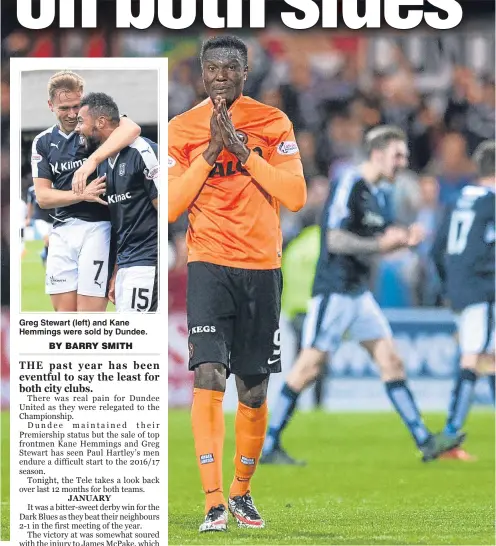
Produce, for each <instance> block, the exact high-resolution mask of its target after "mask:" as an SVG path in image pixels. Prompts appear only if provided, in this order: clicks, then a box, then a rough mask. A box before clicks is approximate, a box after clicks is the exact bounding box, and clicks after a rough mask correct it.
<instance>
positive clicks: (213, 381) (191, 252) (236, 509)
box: [168, 36, 306, 532]
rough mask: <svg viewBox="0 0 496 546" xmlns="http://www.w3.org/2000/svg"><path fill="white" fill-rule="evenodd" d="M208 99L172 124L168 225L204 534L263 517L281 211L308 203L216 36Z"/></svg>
mask: <svg viewBox="0 0 496 546" xmlns="http://www.w3.org/2000/svg"><path fill="white" fill-rule="evenodd" d="M201 65H202V74H203V82H204V85H205V89H206V91H207V93H208V95H209V98H208V99H207V100H205V101H204V102H202V103H201V104H200V105H198V106H197V107H196V108H193V109H191V110H189V111H188V112H186V113H184V114H182V115H180V116H177V117H176V118H174V119H173V120H171V122H170V124H169V158H168V167H169V169H168V170H169V222H171V221H174V220H176V219H177V218H178V217H179V215H180V214H181V213H182V212H184V211H185V210H186V209H187V210H188V213H189V215H188V217H189V229H188V233H187V244H188V287H187V315H188V329H189V339H188V341H189V357H190V358H189V367H190V369H191V370H193V371H194V394H193V406H192V409H191V419H192V425H193V436H194V442H195V449H196V460H197V464H198V467H199V469H200V476H201V481H202V486H203V490H204V492H205V495H206V498H205V514H206V516H205V520H204V522H203V523H202V524H201V526H200V532H203V531H224V530H226V528H227V507H229V509H230V511H231V513H232V514H233V516H234V517H235V518H236V520H237V521H238V525H239V526H240V527H252V528H261V527H263V526H264V521H263V519H262V517H261V516H260V514H259V512H258V510H257V509H256V508H255V505H254V503H253V499H252V497H251V495H250V489H251V486H250V481H251V478H252V476H253V474H254V472H255V469H256V466H257V463H258V459H259V457H260V453H261V450H262V445H263V441H264V436H265V430H266V426H267V402H266V397H267V385H268V382H269V376H270V374H271V373H276V372H280V370H281V350H280V336H279V314H280V307H281V290H282V275H281V269H280V268H281V254H282V235H281V229H280V225H279V208H280V204H283V205H285V206H286V207H288V208H289V209H290V210H294V211H295V210H298V209H300V208H301V207H302V206H303V205H304V203H305V200H306V185H305V180H304V177H303V167H302V164H301V161H300V156H299V151H298V146H297V145H296V142H295V138H294V133H293V127H292V124H291V122H290V121H289V119H288V118H287V116H286V115H285V114H283V113H282V112H281V111H280V110H278V109H276V108H272V107H269V106H266V105H264V104H261V103H259V102H257V101H255V100H253V99H250V98H248V97H245V96H243V94H242V91H243V85H244V82H245V80H246V77H247V71H248V63H247V48H246V45H245V44H244V43H243V42H242V41H241V40H239V39H238V38H235V37H231V36H224V37H219V38H213V39H210V40H208V41H207V42H205V43H204V44H203V47H202V51H201ZM229 373H233V374H234V375H235V376H236V387H237V391H238V399H239V403H238V409H237V413H236V431H235V434H236V455H235V459H234V466H235V472H234V480H233V482H232V484H231V487H230V490H229V494H228V500H227V502H226V496H225V495H224V488H223V484H222V457H223V442H224V416H223V412H222V400H223V397H224V391H225V388H226V377H227V375H228V374H229Z"/></svg>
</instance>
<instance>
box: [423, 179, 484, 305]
mask: <svg viewBox="0 0 496 546" xmlns="http://www.w3.org/2000/svg"><path fill="white" fill-rule="evenodd" d="M494 207H495V198H494V191H492V190H491V189H489V188H485V187H482V186H465V187H464V188H463V189H462V190H461V193H460V196H459V197H458V199H457V200H456V203H455V204H454V206H451V207H449V208H448V209H447V211H446V214H445V216H444V218H443V221H442V222H441V225H440V227H439V230H438V232H437V235H436V239H435V241H434V244H433V246H432V251H431V255H432V258H433V260H434V263H435V264H436V268H437V270H438V273H439V277H440V279H441V282H442V285H443V289H444V292H445V294H446V297H447V298H448V299H449V301H450V303H451V306H452V308H453V310H454V311H460V310H462V309H464V308H465V307H467V306H468V305H472V304H474V303H483V302H493V301H494V259H495V253H494V241H495V227H494V216H495V213H494Z"/></svg>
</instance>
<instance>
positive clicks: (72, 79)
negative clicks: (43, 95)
mask: <svg viewBox="0 0 496 546" xmlns="http://www.w3.org/2000/svg"><path fill="white" fill-rule="evenodd" d="M83 88H84V80H83V78H81V76H79V75H78V74H76V73H75V72H72V70H61V71H60V72H57V73H56V74H54V75H53V76H52V77H51V78H50V79H49V80H48V97H49V98H50V100H53V99H54V98H55V96H56V94H57V91H64V92H66V93H82V92H83Z"/></svg>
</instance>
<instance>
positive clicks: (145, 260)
mask: <svg viewBox="0 0 496 546" xmlns="http://www.w3.org/2000/svg"><path fill="white" fill-rule="evenodd" d="M119 119H120V118H119V108H118V106H117V104H116V103H115V102H114V100H113V99H112V98H111V97H109V96H108V95H106V94H105V93H89V94H88V95H86V96H85V97H83V99H82V101H81V109H80V110H79V114H78V126H77V128H76V131H77V132H78V133H80V134H82V135H83V136H84V137H85V139H86V141H87V143H88V145H90V146H93V147H97V146H101V145H103V144H104V143H105V142H106V141H107V140H108V139H109V138H110V136H111V135H112V134H113V133H114V131H116V130H117V127H118V126H119ZM98 175H99V177H105V184H106V196H107V203H108V207H109V210H110V220H111V223H112V229H113V231H114V232H115V236H116V245H117V265H116V269H115V271H114V276H113V278H112V281H111V286H110V290H109V297H110V299H111V300H112V301H115V305H116V310H117V312H142V313H144V312H154V311H156V310H157V305H158V217H157V206H158V176H159V164H158V158H157V145H156V144H155V142H152V141H151V140H148V139H145V138H142V137H138V138H137V139H136V140H135V141H134V142H133V143H132V144H130V145H129V146H126V147H125V148H123V149H122V150H121V151H120V152H119V153H118V154H117V155H115V156H114V157H110V158H108V159H107V161H105V162H104V163H102V164H101V165H100V166H99V167H98Z"/></svg>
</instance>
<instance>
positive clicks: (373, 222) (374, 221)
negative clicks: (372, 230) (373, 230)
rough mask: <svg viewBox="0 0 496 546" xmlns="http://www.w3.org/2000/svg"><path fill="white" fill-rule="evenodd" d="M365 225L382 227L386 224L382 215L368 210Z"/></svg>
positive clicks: (364, 220) (364, 217)
mask: <svg viewBox="0 0 496 546" xmlns="http://www.w3.org/2000/svg"><path fill="white" fill-rule="evenodd" d="M363 223H364V224H365V225H367V226H374V227H382V226H383V225H384V224H385V223H386V222H385V220H384V217H382V216H381V215H380V214H377V213H376V212H372V211H371V210H368V211H367V212H366V213H365V214H364V216H363Z"/></svg>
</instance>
